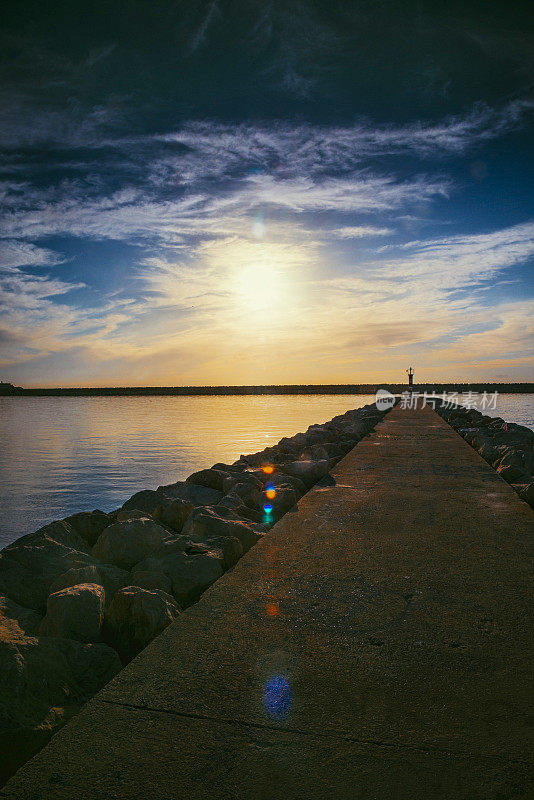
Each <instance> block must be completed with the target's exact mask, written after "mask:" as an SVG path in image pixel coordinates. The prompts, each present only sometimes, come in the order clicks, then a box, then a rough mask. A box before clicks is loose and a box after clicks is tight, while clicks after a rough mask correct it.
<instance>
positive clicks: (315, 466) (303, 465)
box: [281, 459, 328, 489]
mask: <svg viewBox="0 0 534 800" xmlns="http://www.w3.org/2000/svg"><path fill="white" fill-rule="evenodd" d="M281 471H282V472H285V473H287V474H288V475H291V476H293V477H295V478H298V479H299V480H300V481H302V483H303V484H304V485H305V486H306V488H307V489H311V487H312V486H313V485H314V484H315V483H317V481H320V480H321V478H324V476H325V475H326V474H327V473H328V460H327V459H321V460H320V461H292V462H290V463H289V464H284V465H283V466H282V467H281Z"/></svg>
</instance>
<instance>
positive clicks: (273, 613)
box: [265, 600, 280, 617]
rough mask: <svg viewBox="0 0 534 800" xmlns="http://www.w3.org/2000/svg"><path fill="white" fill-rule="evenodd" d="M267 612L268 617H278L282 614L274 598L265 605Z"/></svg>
mask: <svg viewBox="0 0 534 800" xmlns="http://www.w3.org/2000/svg"><path fill="white" fill-rule="evenodd" d="M265 612H266V614H267V616H268V617H277V616H278V615H279V614H280V608H279V607H278V603H275V602H274V600H273V601H271V602H270V603H267V605H266V606H265Z"/></svg>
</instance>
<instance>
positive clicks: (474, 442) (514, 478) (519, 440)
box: [436, 403, 534, 507]
mask: <svg viewBox="0 0 534 800" xmlns="http://www.w3.org/2000/svg"><path fill="white" fill-rule="evenodd" d="M436 411H437V412H438V414H439V415H440V416H441V417H443V419H444V420H446V421H447V422H448V423H449V425H451V426H452V427H453V428H454V430H455V431H457V432H458V433H459V434H460V435H461V436H463V438H464V439H465V440H466V442H468V443H469V444H470V445H471V447H473V448H474V449H475V450H476V451H477V453H480V455H481V456H482V458H483V459H484V460H485V461H487V462H488V464H491V466H492V467H493V468H494V469H495V470H496V471H497V472H498V473H499V475H500V476H501V478H504V480H505V481H507V482H508V483H509V484H510V485H511V486H512V487H513V488H514V489H515V491H516V492H517V494H518V495H519V497H521V499H522V500H525V501H526V502H527V503H529V504H530V505H531V506H532V507H534V483H533V480H532V475H533V473H534V431H532V430H531V429H530V428H526V427H524V426H523V425H517V424H515V423H514V422H505V421H504V420H503V419H501V418H500V417H488V416H486V415H485V414H482V413H481V412H480V411H478V410H477V409H475V408H471V409H467V408H465V407H464V406H452V407H448V406H447V405H446V404H444V403H438V404H436Z"/></svg>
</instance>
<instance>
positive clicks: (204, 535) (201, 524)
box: [182, 506, 265, 552]
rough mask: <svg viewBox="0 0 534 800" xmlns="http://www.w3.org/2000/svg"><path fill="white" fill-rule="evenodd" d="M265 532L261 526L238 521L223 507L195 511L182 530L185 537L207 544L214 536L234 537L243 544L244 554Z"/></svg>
mask: <svg viewBox="0 0 534 800" xmlns="http://www.w3.org/2000/svg"><path fill="white" fill-rule="evenodd" d="M264 532H265V531H264V529H263V528H262V527H261V526H259V525H256V524H254V523H247V522H245V521H244V520H240V519H236V518H235V514H233V513H232V511H231V510H229V509H226V508H224V507H221V506H217V508H216V509H214V508H197V509H195V511H193V513H192V514H191V516H190V517H189V519H188V520H187V522H186V524H185V525H184V527H183V529H182V534H183V535H184V536H187V537H188V538H189V539H191V540H192V541H196V542H199V541H200V542H203V541H204V542H205V541H207V540H208V539H210V538H212V537H213V536H233V537H235V538H236V539H238V540H239V541H240V542H241V546H242V547H243V550H244V552H246V551H247V550H249V549H250V548H251V547H252V545H254V544H256V542H257V541H258V539H259V538H260V537H261V536H262V535H263V533H264Z"/></svg>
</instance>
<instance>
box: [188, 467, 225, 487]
mask: <svg viewBox="0 0 534 800" xmlns="http://www.w3.org/2000/svg"><path fill="white" fill-rule="evenodd" d="M226 477H227V473H226V472H225V471H223V470H220V469H213V468H211V469H201V470H200V471H199V472H193V474H192V475H190V476H189V477H188V478H186V479H185V482H186V483H194V484H195V485H196V486H205V487H206V488H208V489H214V490H215V491H217V492H222V491H223V484H224V480H225V478H226Z"/></svg>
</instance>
